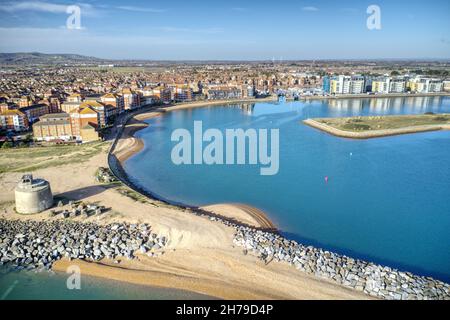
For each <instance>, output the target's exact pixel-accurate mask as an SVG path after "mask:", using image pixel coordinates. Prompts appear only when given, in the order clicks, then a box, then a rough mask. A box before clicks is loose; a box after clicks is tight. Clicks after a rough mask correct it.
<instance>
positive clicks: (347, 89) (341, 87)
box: [329, 75, 365, 94]
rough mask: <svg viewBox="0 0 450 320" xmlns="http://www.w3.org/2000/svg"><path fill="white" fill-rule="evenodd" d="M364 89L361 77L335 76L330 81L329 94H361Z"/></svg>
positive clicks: (363, 81) (363, 80)
mask: <svg viewBox="0 0 450 320" xmlns="http://www.w3.org/2000/svg"><path fill="white" fill-rule="evenodd" d="M364 89H365V78H364V77H363V76H353V77H351V76H343V75H340V76H336V77H332V78H331V80H330V91H329V92H330V93H331V94H361V93H363V92H364Z"/></svg>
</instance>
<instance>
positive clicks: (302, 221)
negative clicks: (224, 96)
mask: <svg viewBox="0 0 450 320" xmlns="http://www.w3.org/2000/svg"><path fill="white" fill-rule="evenodd" d="M425 112H435V113H450V98H449V97H408V98H389V99H388V98H383V99H381V98H380V99H348V100H344V99H342V100H315V101H311V102H304V101H295V102H281V103H256V104H244V105H242V104H241V105H229V106H220V107H217V106H214V107H205V108H197V109H189V110H180V111H176V112H169V113H166V114H164V115H163V116H162V117H158V118H153V119H149V120H147V122H148V123H149V124H150V126H149V127H148V128H146V129H144V130H141V131H139V132H138V133H137V135H138V136H139V137H140V138H142V139H143V140H144V141H145V148H144V149H143V151H141V152H140V153H138V154H137V155H135V156H133V157H132V158H130V159H129V160H128V161H127V162H126V163H125V170H126V171H127V173H128V175H129V177H130V179H131V180H132V181H133V182H134V183H136V184H138V185H140V186H141V187H143V188H145V189H147V190H148V191H149V192H151V193H153V194H155V195H157V196H158V197H160V198H163V199H166V200H169V201H172V202H177V203H184V204H188V205H206V204H213V203H224V202H239V203H246V204H249V205H252V206H255V207H257V208H259V209H262V210H263V211H265V212H266V213H267V215H268V216H269V218H270V219H271V220H272V221H273V222H274V223H275V224H276V225H277V226H278V227H279V228H280V230H281V231H282V233H283V234H284V235H286V236H287V237H288V238H292V239H295V240H298V241H299V242H301V243H304V244H311V245H314V246H317V247H321V248H325V249H329V250H333V251H335V252H338V253H341V254H346V255H349V256H352V257H356V258H362V259H365V260H369V261H373V262H376V263H380V264H385V265H389V266H392V267H396V268H399V269H401V270H406V271H411V272H414V273H417V274H420V275H428V276H433V277H435V278H437V279H441V280H443V281H445V282H450V250H448V247H449V244H450V233H449V232H448V230H450V201H449V199H450V165H449V163H450V132H449V131H439V132H428V133H417V134H410V135H401V136H392V137H383V138H376V139H370V140H351V139H343V138H338V137H334V136H331V135H328V134H326V133H323V132H320V131H318V130H316V129H313V128H311V127H308V126H306V125H304V124H303V123H302V122H301V121H302V120H303V119H306V118H314V117H340V116H357V115H389V114H421V113H425ZM196 120H201V121H202V122H203V127H204V130H205V129H207V128H217V129H219V130H221V131H224V130H225V129H229V128H243V129H247V128H256V129H258V128H266V129H270V128H277V129H279V130H280V168H279V172H278V174H277V175H274V176H261V175H260V174H259V168H260V167H259V165H212V166H208V165H179V166H177V165H174V164H173V163H172V161H171V150H172V148H173V146H174V145H175V143H174V142H171V140H170V137H171V133H172V131H173V130H174V129H177V128H185V129H188V130H191V131H192V129H193V125H194V121H196ZM325 177H328V182H326V181H325Z"/></svg>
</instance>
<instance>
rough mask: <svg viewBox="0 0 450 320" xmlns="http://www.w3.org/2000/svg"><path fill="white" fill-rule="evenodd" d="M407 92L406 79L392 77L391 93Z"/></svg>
mask: <svg viewBox="0 0 450 320" xmlns="http://www.w3.org/2000/svg"><path fill="white" fill-rule="evenodd" d="M403 92H406V81H405V80H404V79H401V78H398V79H392V80H391V81H390V84H389V93H403Z"/></svg>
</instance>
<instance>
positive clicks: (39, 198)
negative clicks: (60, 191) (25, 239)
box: [15, 174, 53, 214]
mask: <svg viewBox="0 0 450 320" xmlns="http://www.w3.org/2000/svg"><path fill="white" fill-rule="evenodd" d="M15 194H16V211H17V212H19V213H25V214H26V213H38V212H41V211H44V210H46V209H48V208H50V207H51V206H52V205H53V195H52V190H51V189H50V184H49V183H48V181H46V180H44V179H33V175H31V174H26V175H24V176H23V177H22V179H21V180H20V181H19V183H18V184H17V187H16V190H15Z"/></svg>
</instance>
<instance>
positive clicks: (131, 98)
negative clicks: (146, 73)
mask: <svg viewBox="0 0 450 320" xmlns="http://www.w3.org/2000/svg"><path fill="white" fill-rule="evenodd" d="M122 97H123V104H124V109H125V110H133V109H136V108H139V107H140V105H141V103H140V99H139V95H138V94H137V93H135V92H134V91H132V90H131V89H130V88H124V89H123V90H122Z"/></svg>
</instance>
